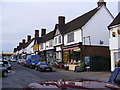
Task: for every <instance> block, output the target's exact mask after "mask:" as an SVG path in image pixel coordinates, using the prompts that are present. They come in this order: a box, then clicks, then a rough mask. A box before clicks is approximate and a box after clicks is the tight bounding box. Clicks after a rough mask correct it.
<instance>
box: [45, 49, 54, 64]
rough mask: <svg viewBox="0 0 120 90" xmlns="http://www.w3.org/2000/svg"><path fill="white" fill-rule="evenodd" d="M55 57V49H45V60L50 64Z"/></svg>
mask: <svg viewBox="0 0 120 90" xmlns="http://www.w3.org/2000/svg"><path fill="white" fill-rule="evenodd" d="M54 59H55V51H54V50H48V51H46V60H47V61H48V62H49V63H50V64H52V62H53V60H54Z"/></svg>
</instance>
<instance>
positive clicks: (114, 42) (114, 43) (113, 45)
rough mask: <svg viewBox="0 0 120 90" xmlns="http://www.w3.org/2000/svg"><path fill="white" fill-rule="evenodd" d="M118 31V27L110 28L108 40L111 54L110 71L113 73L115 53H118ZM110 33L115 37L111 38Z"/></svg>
mask: <svg viewBox="0 0 120 90" xmlns="http://www.w3.org/2000/svg"><path fill="white" fill-rule="evenodd" d="M118 29H120V25H119V26H117V27H112V28H111V29H110V33H109V34H110V35H109V36H110V39H109V44H110V46H109V47H110V52H111V71H114V69H115V54H114V53H115V52H120V35H118V33H117V30H118ZM112 32H115V33H116V36H115V37H113V36H112Z"/></svg>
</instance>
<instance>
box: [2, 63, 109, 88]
mask: <svg viewBox="0 0 120 90" xmlns="http://www.w3.org/2000/svg"><path fill="white" fill-rule="evenodd" d="M11 64H12V70H11V72H10V73H9V74H8V77H4V78H2V88H24V87H26V86H27V85H28V84H30V83H32V82H38V81H44V80H57V79H70V78H89V79H95V80H96V79H97V80H102V81H107V80H108V78H109V76H110V72H73V71H65V70H61V69H55V68H54V71H53V72H39V71H35V70H34V69H30V68H28V67H23V66H21V65H19V64H17V63H16V62H12V63H11Z"/></svg>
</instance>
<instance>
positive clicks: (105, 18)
mask: <svg viewBox="0 0 120 90" xmlns="http://www.w3.org/2000/svg"><path fill="white" fill-rule="evenodd" d="M111 21H113V17H112V16H111V15H110V14H109V13H108V11H107V10H106V8H105V6H102V7H101V9H100V10H99V11H98V12H97V13H96V14H95V15H94V16H93V17H92V18H91V19H90V20H89V22H88V23H86V24H85V26H84V27H83V28H82V29H83V36H84V37H86V36H90V39H91V45H98V46H108V45H109V30H108V28H107V26H108V25H109V24H110V23H111ZM100 40H102V41H103V42H104V43H103V44H102V45H100V44H99V42H100ZM84 44H85V45H90V43H89V39H88V38H86V39H85V43H84Z"/></svg>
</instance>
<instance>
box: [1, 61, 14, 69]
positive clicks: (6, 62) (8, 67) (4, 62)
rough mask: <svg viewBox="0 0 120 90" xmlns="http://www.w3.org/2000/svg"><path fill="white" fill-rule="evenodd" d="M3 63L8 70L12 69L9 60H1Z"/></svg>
mask: <svg viewBox="0 0 120 90" xmlns="http://www.w3.org/2000/svg"><path fill="white" fill-rule="evenodd" d="M2 62H3V64H4V65H5V66H6V67H7V69H8V70H11V69H12V65H11V64H10V62H9V61H2Z"/></svg>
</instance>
